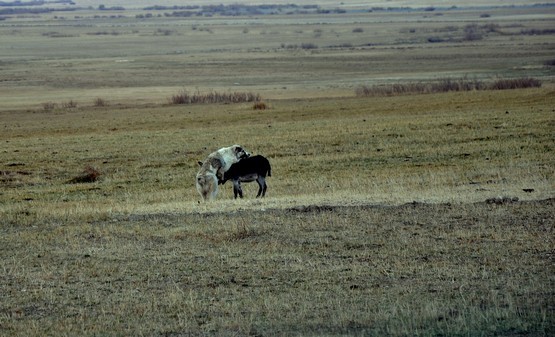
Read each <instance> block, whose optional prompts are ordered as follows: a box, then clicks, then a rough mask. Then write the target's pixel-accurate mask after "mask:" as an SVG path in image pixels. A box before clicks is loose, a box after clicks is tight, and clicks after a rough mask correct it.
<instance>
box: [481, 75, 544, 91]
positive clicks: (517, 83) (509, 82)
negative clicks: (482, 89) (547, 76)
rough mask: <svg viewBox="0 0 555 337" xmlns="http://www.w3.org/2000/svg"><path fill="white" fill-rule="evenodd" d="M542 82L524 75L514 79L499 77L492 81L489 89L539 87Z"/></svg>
mask: <svg viewBox="0 0 555 337" xmlns="http://www.w3.org/2000/svg"><path fill="white" fill-rule="evenodd" d="M541 86H542V82H541V81H540V80H538V79H535V78H531V77H525V78H515V79H501V80H497V81H495V82H493V83H492V84H491V85H490V87H489V89H491V90H507V89H522V88H539V87H541Z"/></svg>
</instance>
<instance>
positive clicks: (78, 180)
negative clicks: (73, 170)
mask: <svg viewBox="0 0 555 337" xmlns="http://www.w3.org/2000/svg"><path fill="white" fill-rule="evenodd" d="M100 175H101V174H100V171H98V170H97V169H96V168H94V167H92V166H90V165H88V166H86V167H85V169H84V170H83V173H81V174H80V175H78V176H76V177H74V178H72V179H70V180H69V181H68V183H70V184H82V183H94V182H96V181H98V179H99V178H100Z"/></svg>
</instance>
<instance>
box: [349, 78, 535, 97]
mask: <svg viewBox="0 0 555 337" xmlns="http://www.w3.org/2000/svg"><path fill="white" fill-rule="evenodd" d="M541 84H542V82H541V81H540V80H538V79H535V78H531V77H525V78H516V79H498V80H495V81H494V82H492V83H487V82H485V81H481V80H478V79H467V78H460V79H451V78H445V79H441V80H439V81H436V82H409V83H395V84H389V85H374V86H366V85H361V86H359V87H357V88H356V89H355V94H356V96H358V97H368V96H398V95H407V94H431V93H442V92H449V91H472V90H506V89H522V88H539V87H541Z"/></svg>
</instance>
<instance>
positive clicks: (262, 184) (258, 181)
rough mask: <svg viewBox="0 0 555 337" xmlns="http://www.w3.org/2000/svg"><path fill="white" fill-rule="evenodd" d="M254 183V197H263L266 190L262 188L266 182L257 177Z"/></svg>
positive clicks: (262, 178) (261, 177)
mask: <svg viewBox="0 0 555 337" xmlns="http://www.w3.org/2000/svg"><path fill="white" fill-rule="evenodd" d="M256 182H257V183H258V194H257V195H256V197H257V198H258V197H260V196H261V195H262V196H264V195H265V194H266V189H265V188H264V186H265V185H266V181H265V180H264V177H263V176H261V175H259V176H258V177H257V178H256Z"/></svg>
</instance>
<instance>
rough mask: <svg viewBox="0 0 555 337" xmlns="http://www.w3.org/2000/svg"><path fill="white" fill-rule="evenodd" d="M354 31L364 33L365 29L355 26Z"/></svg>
mask: <svg viewBox="0 0 555 337" xmlns="http://www.w3.org/2000/svg"><path fill="white" fill-rule="evenodd" d="M353 33H364V29H362V28H355V29H353Z"/></svg>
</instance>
